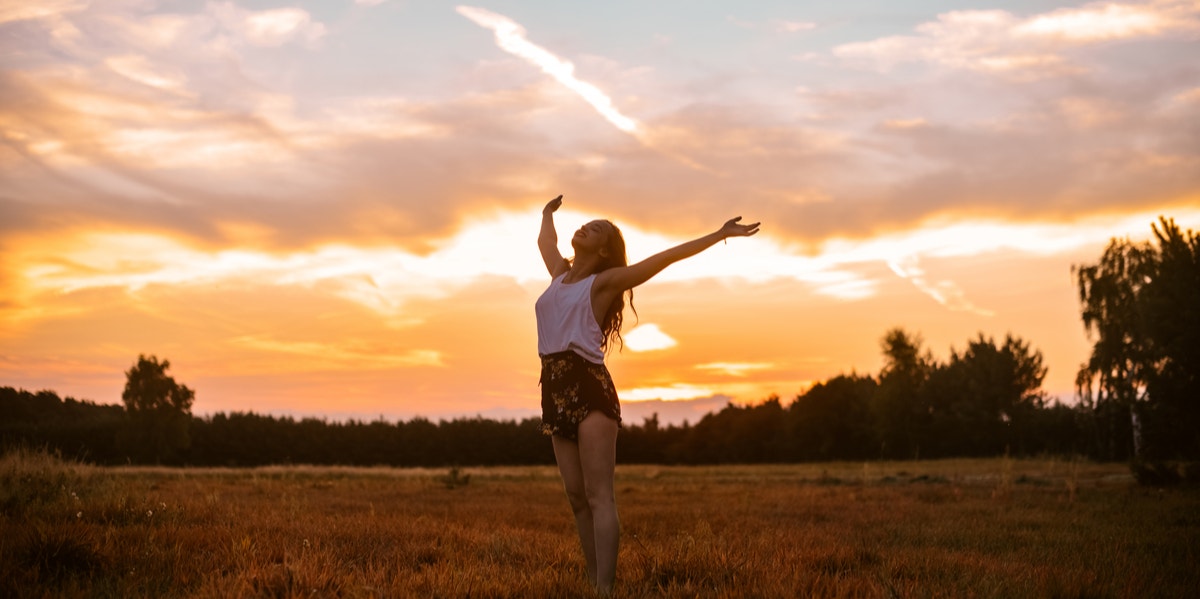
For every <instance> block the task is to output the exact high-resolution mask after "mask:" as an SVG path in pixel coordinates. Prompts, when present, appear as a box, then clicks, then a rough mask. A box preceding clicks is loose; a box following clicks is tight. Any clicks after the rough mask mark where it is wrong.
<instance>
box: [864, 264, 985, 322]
mask: <svg viewBox="0 0 1200 599" xmlns="http://www.w3.org/2000/svg"><path fill="white" fill-rule="evenodd" d="M887 264H888V267H889V268H891V269H892V272H894V273H896V275H897V276H899V277H900V278H902V279H907V280H908V281H909V282H910V283H912V284H913V285H914V286H915V287H916V288H917V289H919V290H921V293H924V294H925V295H928V296H929V297H931V298H933V300H934V301H936V302H937V303H939V304H941V305H943V306H945V307H946V308H949V309H950V310H954V311H956V312H972V313H974V314H978V315H980V316H995V314H996V313H995V312H994V311H992V310H988V309H986V308H980V307H978V306H976V305H975V304H973V303H971V301H970V300H968V299H967V298H966V296H965V295H964V294H963V292H962V289H959V287H958V285H955V284H954V282H953V281H939V282H937V283H936V284H931V283H930V282H929V281H928V280H927V279H926V278H925V269H923V268H921V267H920V266H919V265H918V264H917V257H916V256H908V257H906V258H902V259H900V260H888V261H887Z"/></svg>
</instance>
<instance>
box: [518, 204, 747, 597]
mask: <svg viewBox="0 0 1200 599" xmlns="http://www.w3.org/2000/svg"><path fill="white" fill-rule="evenodd" d="M560 206H562V196H561V195H560V196H558V197H557V198H554V199H553V200H550V202H549V203H548V204H546V207H545V208H544V209H542V230H541V233H540V234H539V235H538V248H539V249H540V250H541V252H542V260H543V261H545V263H546V269H547V270H548V271H550V277H551V279H552V280H551V282H550V287H549V288H547V289H546V291H545V292H544V293H542V295H541V297H539V298H538V300H537V304H536V306H535V311H536V313H537V330H538V354H539V355H540V356H541V358H542V376H541V386H542V431H543V432H545V433H546V434H548V435H551V439H552V441H553V443H554V458H555V460H556V461H557V462H558V470H559V472H560V473H561V474H562V479H563V485H564V486H565V487H566V490H567V499H568V500H570V503H571V509H572V510H573V511H574V512H575V526H576V527H577V528H578V529H579V540H580V542H581V543H582V545H583V555H584V558H585V559H586V561H587V575H588V580H589V581H590V582H591V583H592V585H594V586H595V587H596V589H597V590H598V591H600V592H601V593H605V594H607V593H609V592H610V591H611V590H612V586H613V580H614V579H615V577H616V569H617V546H618V535H619V530H620V524H619V522H618V520H617V506H616V497H615V496H614V494H613V471H614V469H615V467H616V459H617V428H618V427H619V426H620V422H621V406H620V404H619V403H618V401H617V390H616V387H615V386H614V385H613V381H612V377H611V376H610V375H609V373H608V368H607V367H605V366H604V355H605V353H607V351H608V350H609V349H612V345H613V343H614V342H616V343H621V320H622V313H623V312H624V309H625V296H626V294H628V297H629V303H630V305H632V303H633V288H634V287H637V286H638V285H641V284H642V283H645V282H646V281H648V280H649V279H650V277H653V276H654V275H656V274H658V273H659V272H660V271H661V270H662V269H664V268H666V267H667V266H668V265H670V264H672V263H674V262H678V261H679V260H682V259H684V258H687V257H689V256H694V255H696V254H698V253H700V252H701V251H703V250H705V249H707V248H708V247H711V246H712V245H713V244H715V243H717V242H718V241H721V240H723V239H726V238H728V237H744V236H748V235H753V234H755V233H757V232H758V224H759V223H753V224H749V225H742V224H738V221H740V220H741V218H742V217H740V216H739V217H737V218H734V219H731V220H729V221H728V222H726V223H725V225H724V226H722V227H721V228H720V229H719V230H717V231H716V232H714V233H709V234H708V235H705V236H704V237H700V238H698V239H693V240H692V241H689V242H687V243H683V244H680V245H677V246H675V247H673V248H671V249H669V250H666V251H664V252H660V253H658V254H655V255H653V256H650V257H649V258H646V259H645V260H642V261H641V262H638V263H637V264H633V265H628V262H627V259H626V257H625V239H624V238H623V237H621V231H620V230H618V229H617V227H616V225H614V224H612V223H611V222H609V221H607V220H594V221H592V222H589V223H587V224H586V225H584V226H583V227H581V228H580V229H579V230H578V231H576V232H575V235H574V236H573V237H572V238H571V247H572V248H574V250H575V258H574V259H572V260H566V259H564V258H563V256H562V254H561V253H559V251H558V233H557V232H556V231H555V230H554V212H555V211H556V210H558V208H559V207H560ZM635 313H636V311H635Z"/></svg>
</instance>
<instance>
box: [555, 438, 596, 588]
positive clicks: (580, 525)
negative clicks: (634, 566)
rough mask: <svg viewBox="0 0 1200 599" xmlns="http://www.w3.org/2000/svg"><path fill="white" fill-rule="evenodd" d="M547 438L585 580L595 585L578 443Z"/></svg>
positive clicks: (592, 536)
mask: <svg viewBox="0 0 1200 599" xmlns="http://www.w3.org/2000/svg"><path fill="white" fill-rule="evenodd" d="M551 441H552V442H553V443H554V460H555V461H556V462H558V472H559V474H561V475H562V480H563V486H564V487H565V488H566V490H567V500H568V501H570V502H571V511H572V512H574V514H575V528H577V529H578V530H579V544H580V545H581V546H582V547H583V558H584V561H585V562H586V563H587V577H588V582H590V583H592V586H596V539H595V533H594V531H595V526H594V525H593V523H592V509H591V507H590V506H589V505H588V500H587V491H586V490H585V486H584V482H583V465H582V464H581V463H580V460H579V444H578V443H576V442H575V441H572V440H570V439H566V438H564V437H560V436H558V435H554V436H553V437H551Z"/></svg>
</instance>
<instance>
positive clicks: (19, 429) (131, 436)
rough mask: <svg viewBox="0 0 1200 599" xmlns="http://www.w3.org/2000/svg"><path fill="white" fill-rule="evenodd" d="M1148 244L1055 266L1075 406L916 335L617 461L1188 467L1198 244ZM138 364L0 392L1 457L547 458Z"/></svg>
mask: <svg viewBox="0 0 1200 599" xmlns="http://www.w3.org/2000/svg"><path fill="white" fill-rule="evenodd" d="M1152 229H1153V231H1154V235H1155V239H1154V241H1153V242H1148V243H1143V244H1134V243H1132V242H1130V241H1128V240H1122V239H1113V240H1112V241H1111V242H1110V243H1109V245H1108V247H1107V248H1106V250H1105V252H1104V255H1103V256H1102V257H1101V259H1100V261H1099V262H1098V263H1096V264H1092V265H1081V266H1076V267H1074V268H1073V269H1072V274H1073V276H1074V278H1075V281H1076V283H1077V286H1078V289H1079V299H1080V305H1081V310H1082V320H1083V326H1084V328H1085V330H1086V331H1087V332H1088V334H1089V337H1090V338H1092V340H1093V341H1094V343H1093V347H1092V352H1091V355H1090V357H1089V359H1088V362H1087V363H1085V364H1084V365H1083V366H1082V367H1081V368H1080V370H1079V373H1078V375H1077V383H1078V401H1077V402H1076V403H1075V404H1074V405H1064V404H1062V403H1059V402H1057V401H1049V400H1048V398H1047V396H1046V394H1045V392H1044V391H1043V390H1042V388H1041V385H1042V381H1043V379H1044V378H1045V375H1046V368H1045V366H1044V364H1043V360H1042V354H1041V352H1040V351H1037V350H1036V349H1034V348H1033V347H1031V346H1030V345H1029V343H1028V342H1026V341H1024V340H1022V339H1021V338H1019V337H1015V336H1013V335H1011V334H1010V335H1008V336H1006V337H1005V339H1004V340H1003V342H997V341H996V340H994V339H992V338H989V337H986V336H984V335H982V334H980V335H978V336H977V337H976V338H975V339H972V340H969V341H968V342H967V344H966V346H965V347H964V348H962V350H961V351H960V350H957V349H952V350H951V352H950V357H949V359H948V360H946V361H944V362H940V361H937V360H935V359H934V358H933V357H932V354H931V353H930V352H929V350H927V349H925V348H924V347H923V345H922V344H923V342H922V340H921V337H920V335H918V334H915V333H911V332H908V331H905V330H904V329H900V328H896V329H892V330H890V331H887V332H886V333H885V335H884V336H883V338H882V341H881V349H882V352H883V355H884V367H883V369H882V370H881V371H880V372H879V373H877V374H857V373H851V374H842V375H838V376H836V377H833V378H831V379H829V380H826V381H823V382H820V383H817V384H816V385H814V386H813V387H812V388H810V389H808V390H807V391H805V392H804V393H802V394H800V395H798V396H796V397H795V398H792V399H791V400H789V401H784V400H782V399H780V398H778V397H771V398H768V399H766V401H764V402H761V403H758V404H754V405H736V404H731V405H729V406H727V407H725V408H724V409H722V410H720V411H719V412H714V413H709V414H707V415H705V416H704V417H702V418H701V419H700V420H699V421H698V422H695V423H684V424H683V425H669V426H662V425H661V424H660V423H659V422H658V420H657V418H656V417H651V418H649V419H647V420H645V421H643V422H640V423H639V422H625V423H624V425H623V428H622V430H621V433H620V440H619V442H618V443H617V459H618V461H619V462H621V463H659V464H716V463H767V462H803V461H826V460H871V459H913V458H942V457H958V456H995V455H1004V454H1008V455H1013V456H1034V455H1047V454H1055V455H1079V456H1086V457H1089V458H1093V459H1098V460H1128V459H1131V458H1135V457H1136V458H1137V460H1139V461H1151V462H1153V461H1158V462H1160V463H1165V461H1169V460H1197V459H1200V237H1198V236H1197V235H1195V234H1194V233H1193V232H1192V231H1190V230H1189V231H1187V232H1183V231H1181V230H1180V229H1179V228H1178V227H1177V226H1176V225H1175V223H1174V221H1172V220H1169V219H1166V218H1162V219H1160V221H1159V223H1157V224H1155V225H1152ZM168 369H169V362H167V361H166V360H163V361H159V360H158V359H157V358H156V357H154V356H149V357H147V356H139V358H138V361H137V363H136V364H135V365H134V366H133V367H132V368H130V370H129V371H127V372H126V376H127V383H126V387H125V392H124V394H123V395H122V400H123V402H124V405H123V406H121V405H99V404H95V403H92V402H89V401H80V400H76V399H74V398H71V397H67V398H61V397H59V396H58V395H57V394H56V393H55V392H53V391H38V392H36V393H35V392H29V391H25V390H20V389H14V388H12V387H0V450H7V449H10V448H13V447H17V446H31V447H35V448H46V449H49V450H51V451H56V452H59V453H61V454H62V455H63V456H64V457H70V458H76V459H80V460H83V461H86V462H92V463H98V464H127V463H134V464H156V463H157V464H170V465H192V466H257V465H265V464H287V463H293V464H344V465H360V466H369V465H387V466H426V467H446V466H473V465H500V464H549V463H553V460H554V456H553V453H552V451H551V446H550V443H549V441H548V440H547V439H546V438H545V437H543V436H542V435H541V434H540V432H539V431H538V425H539V421H538V419H536V418H531V419H525V420H521V421H515V420H501V421H495V420H489V419H484V418H462V419H454V420H448V421H439V422H432V421H429V420H427V419H422V418H416V419H413V420H409V421H407V422H403V421H402V422H387V421H383V420H379V421H370V422H368V421H357V420H351V421H347V422H330V421H327V420H322V419H315V418H303V419H300V420H296V419H294V418H290V417H275V416H266V415H259V414H254V413H242V412H234V413H229V414H226V413H218V414H215V415H211V416H206V417H202V418H201V417H195V416H193V415H192V414H191V404H192V401H193V400H194V397H195V392H194V391H193V390H191V389H189V388H188V387H187V386H185V385H181V384H179V383H177V382H176V381H175V380H174V379H173V378H172V377H170V376H169V375H168V374H167V370H168Z"/></svg>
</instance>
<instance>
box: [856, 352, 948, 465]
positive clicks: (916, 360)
mask: <svg viewBox="0 0 1200 599" xmlns="http://www.w3.org/2000/svg"><path fill="white" fill-rule="evenodd" d="M922 343H923V341H922V339H921V336H920V335H917V334H915V333H913V334H910V333H907V332H905V331H904V329H901V328H895V329H892V330H890V331H888V332H887V334H886V335H884V337H883V341H882V347H883V356H884V365H883V371H882V372H880V374H879V389H878V391H877V392H876V393H875V397H874V401H873V405H872V406H871V408H872V409H871V412H872V415H873V416H874V421H875V425H876V429H877V431H878V433H879V439H880V454H881V455H882V456H884V457H893V458H916V457H920V455H921V446H922V445H923V444H926V441H928V437H929V432H930V422H931V412H932V409H931V406H930V405H929V402H928V398H927V396H926V395H925V393H924V388H925V384H926V382H928V380H929V375H930V373H931V372H932V371H933V369H934V366H935V363H934V361H933V356H932V355H931V354H930V353H929V352H928V350H924V351H923V350H922V349H921V345H922Z"/></svg>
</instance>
